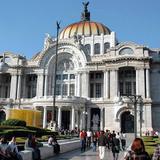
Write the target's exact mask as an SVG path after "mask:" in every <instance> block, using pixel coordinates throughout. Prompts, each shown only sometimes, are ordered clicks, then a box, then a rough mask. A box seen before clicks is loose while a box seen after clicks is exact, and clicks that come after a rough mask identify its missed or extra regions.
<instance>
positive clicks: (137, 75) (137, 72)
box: [136, 68, 139, 95]
mask: <svg viewBox="0 0 160 160" xmlns="http://www.w3.org/2000/svg"><path fill="white" fill-rule="evenodd" d="M136 95H139V69H137V68H136Z"/></svg>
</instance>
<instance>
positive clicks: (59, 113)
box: [58, 106, 62, 129]
mask: <svg viewBox="0 0 160 160" xmlns="http://www.w3.org/2000/svg"><path fill="white" fill-rule="evenodd" d="M61 123H62V111H61V107H60V106H59V107H58V128H59V129H61V126H62V124H61Z"/></svg>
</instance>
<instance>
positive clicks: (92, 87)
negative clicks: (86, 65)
mask: <svg viewBox="0 0 160 160" xmlns="http://www.w3.org/2000/svg"><path fill="white" fill-rule="evenodd" d="M90 97H91V98H93V97H94V84H93V83H91V84H90Z"/></svg>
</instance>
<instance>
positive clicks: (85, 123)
mask: <svg viewBox="0 0 160 160" xmlns="http://www.w3.org/2000/svg"><path fill="white" fill-rule="evenodd" d="M83 115H84V125H85V131H87V116H88V112H87V111H86V107H85V111H83Z"/></svg>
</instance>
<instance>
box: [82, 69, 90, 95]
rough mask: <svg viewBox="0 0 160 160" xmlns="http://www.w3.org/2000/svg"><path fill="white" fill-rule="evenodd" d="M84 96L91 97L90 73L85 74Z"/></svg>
mask: <svg viewBox="0 0 160 160" xmlns="http://www.w3.org/2000/svg"><path fill="white" fill-rule="evenodd" d="M82 96H83V97H86V98H88V97H89V72H87V71H86V72H83V82H82Z"/></svg>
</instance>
